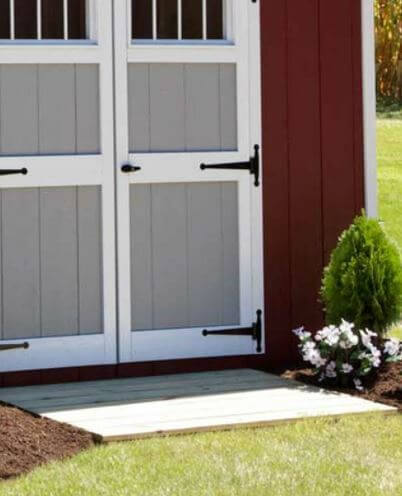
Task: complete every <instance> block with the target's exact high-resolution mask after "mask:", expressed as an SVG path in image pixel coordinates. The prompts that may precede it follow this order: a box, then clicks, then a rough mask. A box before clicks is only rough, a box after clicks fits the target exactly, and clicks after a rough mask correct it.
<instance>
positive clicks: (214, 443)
mask: <svg viewBox="0 0 402 496" xmlns="http://www.w3.org/2000/svg"><path fill="white" fill-rule="evenodd" d="M401 467H402V417H401V416H396V415H392V416H388V417H386V416H383V415H370V416H366V415H364V416H361V417H354V418H342V419H341V420H338V421H334V420H316V421H314V420H310V421H305V422H301V423H298V424H294V425H287V426H281V427H272V428H269V429H256V430H242V431H233V432H224V433H214V434H212V433H211V434H198V435H192V436H183V437H173V438H162V439H153V440H143V441H137V442H132V443H122V444H114V445H110V446H103V447H98V448H95V449H93V450H90V451H88V452H86V453H82V454H81V455H79V456H76V457H75V458H73V459H71V460H69V461H67V462H64V463H56V464H53V465H51V466H48V467H44V468H40V469H38V470H36V471H35V472H33V473H32V474H30V475H28V476H26V477H23V478H21V479H19V480H18V481H16V482H11V483H10V482H7V483H4V484H2V485H0V495H7V496H81V495H83V496H84V495H85V496H103V495H111V496H137V495H141V496H156V495H158V496H165V495H171V496H204V495H205V496H244V495H247V496H248V495H249V496H269V495H273V496H301V495H302V496H328V495H331V496H338V495H339V496H347V495H350V496H352V495H353V496H363V495H364V496H375V495H378V496H380V495H381V496H385V495H390V496H391V495H395V496H396V495H400V494H402V470H401Z"/></svg>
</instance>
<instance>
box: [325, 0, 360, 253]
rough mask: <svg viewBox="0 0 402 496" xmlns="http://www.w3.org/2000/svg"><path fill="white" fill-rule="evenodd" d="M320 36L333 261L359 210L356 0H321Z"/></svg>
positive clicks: (327, 249) (327, 203)
mask: <svg viewBox="0 0 402 496" xmlns="http://www.w3.org/2000/svg"><path fill="white" fill-rule="evenodd" d="M320 37H321V107H322V118H321V134H322V152H323V153H322V155H323V211H324V253H325V260H326V261H327V260H328V259H329V255H330V252H331V250H332V249H333V248H334V246H335V244H336V241H337V238H338V236H339V234H340V233H341V231H342V230H343V229H345V228H346V227H347V226H348V225H349V224H350V222H351V221H352V219H353V216H354V214H355V164H354V137H355V134H354V125H353V124H354V100H353V92H354V88H353V60H352V57H353V46H352V9H351V1H350V0H339V1H337V2H321V10H320Z"/></svg>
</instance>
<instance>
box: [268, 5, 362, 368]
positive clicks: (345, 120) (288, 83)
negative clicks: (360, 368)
mask: <svg viewBox="0 0 402 496" xmlns="http://www.w3.org/2000/svg"><path fill="white" fill-rule="evenodd" d="M261 12H262V71H263V153H264V185H263V187H264V219H265V220H264V238H265V284H266V286H265V287H266V328H267V342H268V360H269V362H270V363H278V362H282V363H283V362H286V361H289V359H291V358H292V357H294V356H295V342H294V339H293V338H292V336H291V333H290V331H291V329H292V328H293V327H295V326H299V325H306V326H308V327H310V328H312V329H315V328H317V326H319V325H320V324H321V323H322V318H323V315H322V309H321V306H320V304H319V302H318V292H319V287H320V278H321V274H322V269H323V265H324V263H326V262H327V260H328V257H329V254H330V252H331V250H332V249H333V247H334V245H335V243H336V240H337V238H338V236H339V234H340V233H341V231H342V230H343V229H344V228H345V227H346V226H348V225H349V224H350V222H351V221H352V219H353V217H354V216H355V215H356V213H358V212H359V211H360V209H361V208H362V207H363V155H362V153H363V150H362V147H363V144H362V143H363V138H362V89H361V29H360V1H359V0H338V1H336V2H329V1H327V0H282V1H280V2H278V1H277V0H265V1H263V2H261ZM289 348H290V349H289Z"/></svg>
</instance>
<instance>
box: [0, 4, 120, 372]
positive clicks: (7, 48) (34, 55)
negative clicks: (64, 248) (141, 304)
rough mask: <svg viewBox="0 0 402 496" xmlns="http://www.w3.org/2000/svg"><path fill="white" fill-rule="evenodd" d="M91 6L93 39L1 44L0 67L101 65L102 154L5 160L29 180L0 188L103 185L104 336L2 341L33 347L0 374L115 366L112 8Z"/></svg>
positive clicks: (2, 160)
mask: <svg viewBox="0 0 402 496" xmlns="http://www.w3.org/2000/svg"><path fill="white" fill-rule="evenodd" d="M88 5H89V6H90V7H91V8H90V10H89V12H90V14H92V17H91V22H90V24H89V25H88V28H89V35H90V38H91V39H90V40H88V41H79V42H75V41H60V42H52V41H44V40H39V41H32V42H31V41H24V42H20V41H18V40H15V41H10V42H5V43H3V44H1V45H0V64H98V65H99V80H100V82H99V84H100V92H99V93H100V130H101V132H100V138H101V153H100V154H99V155H69V156H59V155H58V156H57V157H54V156H53V157H52V156H35V157H25V158H24V157H3V156H1V157H0V164H1V167H2V168H20V167H21V164H22V163H28V164H29V167H28V168H29V174H28V175H26V176H2V179H1V188H21V187H22V188H23V187H47V186H80V185H99V186H101V189H102V196H101V197H102V236H103V242H102V253H103V267H102V268H103V273H102V276H103V326H104V329H103V334H93V335H78V336H77V335H75V336H66V337H54V338H53V337H51V338H35V339H21V340H18V339H13V340H10V341H2V342H1V344H21V343H24V342H28V344H29V348H28V349H26V350H15V351H13V350H10V351H7V352H5V353H2V356H1V360H0V372H2V371H11V370H15V371H17V370H32V369H46V368H59V367H72V366H84V365H95V364H111V363H116V356H117V355H116V342H117V337H116V332H117V330H116V284H115V266H116V253H115V239H114V236H113V234H111V233H114V232H115V177H114V132H113V119H114V114H113V91H114V88H113V50H112V46H113V39H112V34H113V33H112V5H111V2H103V1H102V2H95V3H94V2H93V0H89V3H88ZM97 9H98V10H97ZM94 40H97V41H94ZM55 162H56V163H57V165H56V166H55Z"/></svg>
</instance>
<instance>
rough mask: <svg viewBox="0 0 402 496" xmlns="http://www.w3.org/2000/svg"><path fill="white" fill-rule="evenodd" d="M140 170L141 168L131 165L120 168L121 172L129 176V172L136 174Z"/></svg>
mask: <svg viewBox="0 0 402 496" xmlns="http://www.w3.org/2000/svg"><path fill="white" fill-rule="evenodd" d="M140 170H141V167H136V166H135V165H131V164H125V165H123V166H122V167H121V171H122V172H124V173H125V174H129V173H130V172H137V171H140Z"/></svg>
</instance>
